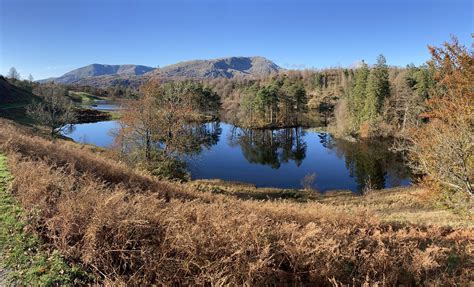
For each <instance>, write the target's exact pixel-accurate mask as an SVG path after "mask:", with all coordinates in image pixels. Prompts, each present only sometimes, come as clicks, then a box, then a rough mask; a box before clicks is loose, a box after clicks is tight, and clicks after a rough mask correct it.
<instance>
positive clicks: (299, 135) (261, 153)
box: [228, 128, 307, 169]
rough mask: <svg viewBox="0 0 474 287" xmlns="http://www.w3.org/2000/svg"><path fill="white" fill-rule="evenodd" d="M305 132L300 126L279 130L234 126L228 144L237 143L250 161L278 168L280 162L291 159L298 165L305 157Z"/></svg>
mask: <svg viewBox="0 0 474 287" xmlns="http://www.w3.org/2000/svg"><path fill="white" fill-rule="evenodd" d="M305 134H306V133H305V132H304V131H303V129H302V128H291V129H279V130H263V129H259V130H252V129H239V128H234V129H233V131H232V133H230V135H229V139H228V140H229V144H230V145H233V146H237V145H239V146H240V147H241V149H242V153H243V155H244V157H245V158H246V159H247V161H248V162H250V163H259V164H264V165H269V166H271V167H272V168H275V169H278V168H280V166H281V164H282V163H287V162H288V161H290V160H292V161H294V162H295V163H296V166H300V165H301V163H302V162H303V160H304V158H305V157H306V147H307V145H306V142H305V141H304V136H305Z"/></svg>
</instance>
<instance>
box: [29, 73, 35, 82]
mask: <svg viewBox="0 0 474 287" xmlns="http://www.w3.org/2000/svg"><path fill="white" fill-rule="evenodd" d="M28 81H29V82H30V84H31V83H33V81H34V78H33V76H32V75H31V74H30V75H29V76H28Z"/></svg>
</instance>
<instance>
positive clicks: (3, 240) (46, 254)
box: [0, 154, 84, 286]
mask: <svg viewBox="0 0 474 287" xmlns="http://www.w3.org/2000/svg"><path fill="white" fill-rule="evenodd" d="M6 161H7V160H6V157H5V155H3V154H0V258H1V265H0V271H1V270H2V269H3V272H0V284H5V285H7V284H8V285H11V284H12V285H14V284H18V283H20V285H22V286H28V285H30V286H53V285H65V284H76V283H79V282H81V279H80V278H81V277H83V276H84V273H83V272H81V271H80V270H79V269H78V268H71V267H70V266H69V265H67V264H66V263H65V261H64V260H63V258H62V256H61V254H60V253H59V252H57V251H56V250H53V249H51V250H45V249H43V248H42V244H41V243H40V240H39V238H38V236H37V235H36V234H32V230H31V227H32V226H29V225H28V224H27V217H26V214H25V213H24V212H23V209H22V208H21V207H20V206H19V205H18V203H17V201H16V200H15V199H14V197H13V196H12V194H11V193H10V191H9V190H8V187H9V186H10V180H11V179H12V178H11V175H10V173H9V172H8V169H7V165H6Z"/></svg>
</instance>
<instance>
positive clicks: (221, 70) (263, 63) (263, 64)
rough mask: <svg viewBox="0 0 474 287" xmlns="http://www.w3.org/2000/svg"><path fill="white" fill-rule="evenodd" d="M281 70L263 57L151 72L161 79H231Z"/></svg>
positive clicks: (196, 62)
mask: <svg viewBox="0 0 474 287" xmlns="http://www.w3.org/2000/svg"><path fill="white" fill-rule="evenodd" d="M280 70H281V68H280V67H279V66H278V65H276V64H275V63H273V62H272V61H270V60H268V59H266V58H263V57H230V58H220V59H213V60H194V61H187V62H181V63H178V64H174V65H170V66H166V67H163V68H162V69H159V70H158V69H157V70H154V71H152V72H151V74H159V75H161V76H162V77H167V78H170V77H179V78H201V79H203V78H204V79H214V78H233V77H235V76H254V77H255V76H267V75H270V74H271V73H277V72H279V71H280Z"/></svg>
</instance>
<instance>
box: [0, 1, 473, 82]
mask: <svg viewBox="0 0 474 287" xmlns="http://www.w3.org/2000/svg"><path fill="white" fill-rule="evenodd" d="M472 3H473V1H471V0H433V1H428V0H411V1H410V0H378V1H375V0H370V1H369V0H364V1H356V0H354V1H348V0H347V1H338V0H333V1H329V0H326V1H298V0H293V1H290V0H288V1H278V0H277V1H265V0H254V1H250V0H247V1H245V0H242V1H238V0H234V1H230V0H227V1H226V0H220V1H218V0H207V1H198V0H195V1H191V0H188V1H185V0H177V1H176V0H175V1H171V0H169V1H152V0H147V1H145V0H143V1H140V0H138V1H127V0H121V1H120V0H117V1H113V0H96V1H93V0H62V1H60V0H0V73H1V74H6V73H7V71H8V70H9V68H10V67H12V66H14V67H16V68H17V70H19V72H20V74H21V75H22V76H23V77H25V78H26V77H27V76H28V74H30V73H31V74H32V75H33V76H34V78H35V79H42V78H46V77H51V76H60V75H62V74H63V73H65V72H67V71H70V70H72V69H74V68H78V67H81V66H85V65H88V64H92V63H103V64H142V65H148V66H154V67H155V66H165V65H168V64H173V63H176V62H179V61H185V60H191V59H209V58H217V57H226V56H257V55H258V56H264V57H267V58H269V59H271V60H273V61H274V62H275V63H277V64H278V65H280V66H283V67H285V68H299V69H301V68H312V67H315V68H325V67H334V66H350V65H352V64H353V63H355V62H357V61H358V60H360V59H365V60H366V61H367V62H369V63H373V62H374V61H375V58H376V57H377V55H378V54H380V53H383V54H384V55H385V56H386V58H387V61H388V63H389V64H391V65H400V66H404V65H406V64H409V63H414V64H421V63H423V62H425V61H426V60H427V59H428V58H429V54H428V50H427V48H426V47H427V45H428V44H431V45H439V44H441V43H442V42H443V41H445V40H449V37H450V35H451V34H453V35H456V36H457V37H458V38H459V40H460V41H461V42H462V43H463V44H465V45H466V46H469V47H470V46H471V43H472V38H471V36H470V34H471V33H472V32H474V29H473V26H474V25H473V4H472Z"/></svg>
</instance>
